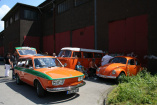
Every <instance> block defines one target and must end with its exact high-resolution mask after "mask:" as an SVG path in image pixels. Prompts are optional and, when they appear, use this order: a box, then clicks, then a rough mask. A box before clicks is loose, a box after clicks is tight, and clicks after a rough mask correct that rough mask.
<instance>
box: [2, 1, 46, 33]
mask: <svg viewBox="0 0 157 105" xmlns="http://www.w3.org/2000/svg"><path fill="white" fill-rule="evenodd" d="M44 1H45V0H0V32H1V31H3V30H4V22H3V21H1V19H2V18H3V17H4V16H5V15H6V14H7V13H8V12H9V10H10V9H11V8H12V7H13V6H14V5H15V4H16V3H23V4H27V5H32V6H38V5H39V4H41V3H42V2H44Z"/></svg>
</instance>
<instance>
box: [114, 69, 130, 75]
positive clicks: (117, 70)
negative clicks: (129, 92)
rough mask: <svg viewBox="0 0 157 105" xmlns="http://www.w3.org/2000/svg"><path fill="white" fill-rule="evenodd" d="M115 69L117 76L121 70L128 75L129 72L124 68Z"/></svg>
mask: <svg viewBox="0 0 157 105" xmlns="http://www.w3.org/2000/svg"><path fill="white" fill-rule="evenodd" d="M115 70H116V77H118V76H119V74H120V73H121V72H124V73H125V75H127V73H126V71H125V70H124V69H121V68H120V69H115Z"/></svg>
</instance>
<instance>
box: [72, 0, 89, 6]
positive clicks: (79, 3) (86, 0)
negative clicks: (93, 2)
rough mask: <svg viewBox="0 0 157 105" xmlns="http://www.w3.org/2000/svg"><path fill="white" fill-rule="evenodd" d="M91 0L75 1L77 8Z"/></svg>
mask: <svg viewBox="0 0 157 105" xmlns="http://www.w3.org/2000/svg"><path fill="white" fill-rule="evenodd" d="M88 1H89V0H74V3H75V6H79V5H81V4H84V3H86V2H88Z"/></svg>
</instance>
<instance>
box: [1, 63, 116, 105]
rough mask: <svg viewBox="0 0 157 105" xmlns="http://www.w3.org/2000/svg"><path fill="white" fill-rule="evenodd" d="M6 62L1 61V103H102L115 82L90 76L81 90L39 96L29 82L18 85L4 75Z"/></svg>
mask: <svg viewBox="0 0 157 105" xmlns="http://www.w3.org/2000/svg"><path fill="white" fill-rule="evenodd" d="M4 73H5V70H4V63H3V62H0V105H37V104H39V105H47V104H48V105H102V104H103V101H104V98H105V97H106V95H107V93H108V92H109V91H110V89H111V88H112V87H113V85H114V84H115V83H114V81H113V80H106V79H95V78H88V79H86V80H85V82H86V85H85V86H83V87H80V88H79V92H78V93H75V94H69V95H67V94H66V92H56V93H47V95H46V96H45V97H43V98H39V97H38V96H37V94H36V89H35V88H34V87H32V86H29V85H27V84H23V85H17V84H16V83H15V80H12V77H11V76H12V71H11V70H10V73H9V74H10V75H9V77H7V78H5V77H4Z"/></svg>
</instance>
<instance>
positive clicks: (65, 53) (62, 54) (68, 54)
mask: <svg viewBox="0 0 157 105" xmlns="http://www.w3.org/2000/svg"><path fill="white" fill-rule="evenodd" d="M58 57H71V51H69V50H61V51H60V53H59V54H58Z"/></svg>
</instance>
